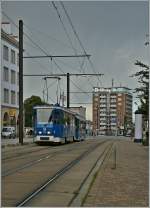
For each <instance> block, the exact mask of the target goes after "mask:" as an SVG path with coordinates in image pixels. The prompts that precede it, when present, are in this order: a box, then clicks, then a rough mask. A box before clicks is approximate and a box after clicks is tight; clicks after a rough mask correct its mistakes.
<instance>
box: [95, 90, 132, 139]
mask: <svg viewBox="0 0 150 208" xmlns="http://www.w3.org/2000/svg"><path fill="white" fill-rule="evenodd" d="M131 124H132V94H131V92H130V89H129V88H127V87H110V88H103V87H95V88H94V91H93V132H94V134H95V135H98V134H102V135H117V134H120V135H123V134H124V132H125V130H127V129H129V128H130V127H131Z"/></svg>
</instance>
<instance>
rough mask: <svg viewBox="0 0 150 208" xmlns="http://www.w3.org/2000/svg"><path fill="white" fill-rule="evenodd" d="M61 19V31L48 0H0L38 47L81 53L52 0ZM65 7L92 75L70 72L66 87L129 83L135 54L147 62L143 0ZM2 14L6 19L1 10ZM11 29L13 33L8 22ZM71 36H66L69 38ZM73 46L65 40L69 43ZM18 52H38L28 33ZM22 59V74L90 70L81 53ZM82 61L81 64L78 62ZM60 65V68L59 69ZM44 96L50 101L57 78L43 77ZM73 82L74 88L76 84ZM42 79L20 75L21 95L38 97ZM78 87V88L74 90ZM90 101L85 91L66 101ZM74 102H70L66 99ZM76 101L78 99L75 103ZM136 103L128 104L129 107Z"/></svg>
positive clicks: (78, 3) (133, 83)
mask: <svg viewBox="0 0 150 208" xmlns="http://www.w3.org/2000/svg"><path fill="white" fill-rule="evenodd" d="M55 5H56V6H57V9H58V11H59V12H60V15H61V20H62V21H63V24H64V26H65V28H66V30H67V34H68V36H69V38H68V37H67V35H66V33H65V31H64V29H63V26H62V24H61V22H60V19H59V18H58V16H57V13H56V10H55V9H54V7H53V5H52V2H48V1H45V2H39V1H33V2H31V1H26V2H17V1H16V2H15V1H13V2H6V1H5V2H2V11H3V12H5V14H7V15H8V16H9V17H10V18H11V19H12V20H13V21H14V22H15V23H16V24H18V20H19V19H22V20H23V22H24V32H25V33H26V34H28V35H29V36H30V37H31V39H32V40H33V41H34V42H36V43H37V44H38V45H39V46H40V47H41V48H42V49H44V50H45V51H46V52H47V53H49V54H51V55H74V54H75V51H76V53H77V54H83V50H82V48H81V46H80V44H79V42H78V40H77V39H76V37H75V35H74V33H73V31H72V28H71V26H70V24H69V21H68V19H67V18H66V16H65V13H64V10H63V9H62V7H61V4H60V2H58V1H57V2H55ZM64 5H65V8H66V9H67V12H68V14H69V16H70V18H71V20H72V23H73V25H74V27H75V30H76V32H77V34H78V36H79V38H80V40H81V42H82V44H83V46H84V48H85V50H86V52H87V53H88V54H90V55H91V58H90V59H91V61H92V63H93V65H94V70H95V72H98V73H103V74H104V76H103V77H101V78H100V80H101V82H99V80H98V79H97V77H90V78H87V77H86V78H85V77H80V78H79V77H71V80H72V81H71V86H70V87H71V91H76V92H77V91H78V92H79V91H81V90H82V91H89V92H92V86H97V85H98V86H104V87H109V86H111V80H112V78H113V79H114V85H115V86H120V85H122V86H128V87H129V88H132V89H134V88H135V87H136V86H137V81H136V80H135V79H133V78H129V75H131V74H133V73H134V72H135V71H136V70H138V67H137V66H134V62H135V61H136V60H137V59H138V60H141V61H142V62H144V63H145V64H148V47H146V46H145V45H144V43H145V42H146V40H147V37H146V35H147V34H148V30H149V28H148V25H149V23H148V19H149V17H148V7H149V6H148V1H94V2H93V1H87V2H85V1H76V2H75V1H70V2H69V1H66V2H64ZM3 20H7V18H6V17H4V16H3ZM12 31H13V32H14V33H15V34H18V31H17V30H16V28H15V27H14V26H13V25H12ZM70 40H71V41H70ZM70 42H71V43H72V45H73V47H72V46H71V43H70ZM24 49H25V54H24V55H29V54H30V55H44V54H43V52H42V51H40V50H39V48H37V47H36V46H35V45H33V43H31V41H30V40H29V39H27V38H26V37H24ZM55 61H56V63H57V65H58V66H59V68H58V67H57V66H56V65H55V63H54V61H53V60H52V61H51V60H49V59H36V60H35V59H34V60H33V59H30V60H29V59H28V60H27V59H26V60H24V74H25V73H26V74H29V73H60V72H61V73H62V72H64V73H67V72H70V73H71V72H73V73H80V72H85V73H93V68H92V67H91V65H90V64H89V62H88V60H87V59H86V58H57V59H55ZM82 63H83V67H82V68H81V65H82ZM60 70H61V71H60ZM48 85H52V86H51V87H50V88H49V97H50V99H49V102H50V103H54V102H56V90H57V81H56V80H52V79H51V80H48ZM77 86H78V88H77ZM43 88H44V81H42V79H41V78H24V99H25V98H27V97H30V96H31V95H39V96H40V97H41V98H43V95H42V91H43ZM60 88H61V91H64V92H65V94H66V79H65V78H62V79H61V81H60ZM80 89H81V90H80ZM82 102H84V103H91V102H92V95H91V94H71V103H82ZM72 106H75V105H72ZM76 106H80V105H76ZM83 106H86V107H87V106H88V107H87V109H88V110H87V118H88V119H91V115H92V114H91V105H89V104H87V105H83ZM135 108H136V107H135V106H134V109H135Z"/></svg>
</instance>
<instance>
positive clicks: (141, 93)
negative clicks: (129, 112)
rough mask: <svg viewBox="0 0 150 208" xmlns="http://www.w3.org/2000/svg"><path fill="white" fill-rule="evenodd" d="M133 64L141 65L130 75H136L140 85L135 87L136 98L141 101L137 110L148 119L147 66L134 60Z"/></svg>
mask: <svg viewBox="0 0 150 208" xmlns="http://www.w3.org/2000/svg"><path fill="white" fill-rule="evenodd" d="M135 65H137V66H139V67H141V68H142V69H141V70H140V71H138V72H136V73H135V74H133V75H132V77H136V78H137V79H138V82H139V83H140V86H139V87H137V88H135V92H136V93H137V98H139V99H140V101H141V106H140V107H139V110H140V111H141V112H142V113H143V114H144V117H145V119H146V120H148V115H149V113H148V112H149V66H148V65H145V64H143V63H142V62H141V61H138V60H137V61H136V62H135Z"/></svg>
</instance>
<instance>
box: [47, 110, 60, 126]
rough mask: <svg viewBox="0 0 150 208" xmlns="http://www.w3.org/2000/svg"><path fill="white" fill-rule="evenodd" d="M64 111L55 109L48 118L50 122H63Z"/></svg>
mask: <svg viewBox="0 0 150 208" xmlns="http://www.w3.org/2000/svg"><path fill="white" fill-rule="evenodd" d="M62 120H63V112H62V111H59V110H54V111H53V112H52V114H51V116H50V118H49V120H48V122H53V124H62Z"/></svg>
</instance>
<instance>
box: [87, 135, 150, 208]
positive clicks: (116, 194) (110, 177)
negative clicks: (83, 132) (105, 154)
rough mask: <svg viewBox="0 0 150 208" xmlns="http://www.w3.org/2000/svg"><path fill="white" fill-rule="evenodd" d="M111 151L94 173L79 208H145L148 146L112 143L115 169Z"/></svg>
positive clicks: (146, 199) (127, 141)
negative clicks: (93, 177) (81, 207)
mask: <svg viewBox="0 0 150 208" xmlns="http://www.w3.org/2000/svg"><path fill="white" fill-rule="evenodd" d="M114 149H115V148H114ZM114 152H115V151H112V153H111V155H110V157H109V159H108V161H107V162H106V163H104V165H103V168H102V170H101V171H99V172H98V174H97V176H96V179H95V180H94V182H93V185H92V186H91V189H90V190H89V192H88V195H87V197H86V199H85V201H84V204H83V206H86V207H87V206H91V207H104V206H107V207H110V206H111V207H117V206H119V207H121V206H122V207H137V206H138V207H147V206H148V200H149V199H148V195H149V192H148V184H149V180H148V179H149V171H148V160H149V158H148V155H149V149H148V147H144V146H142V145H141V144H137V143H134V142H133V141H131V140H129V139H128V140H127V139H126V140H123V138H122V140H120V141H118V142H117V143H116V169H115V166H114V164H115V163H114V161H115V159H114V158H115V156H114V155H115V154H114Z"/></svg>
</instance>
